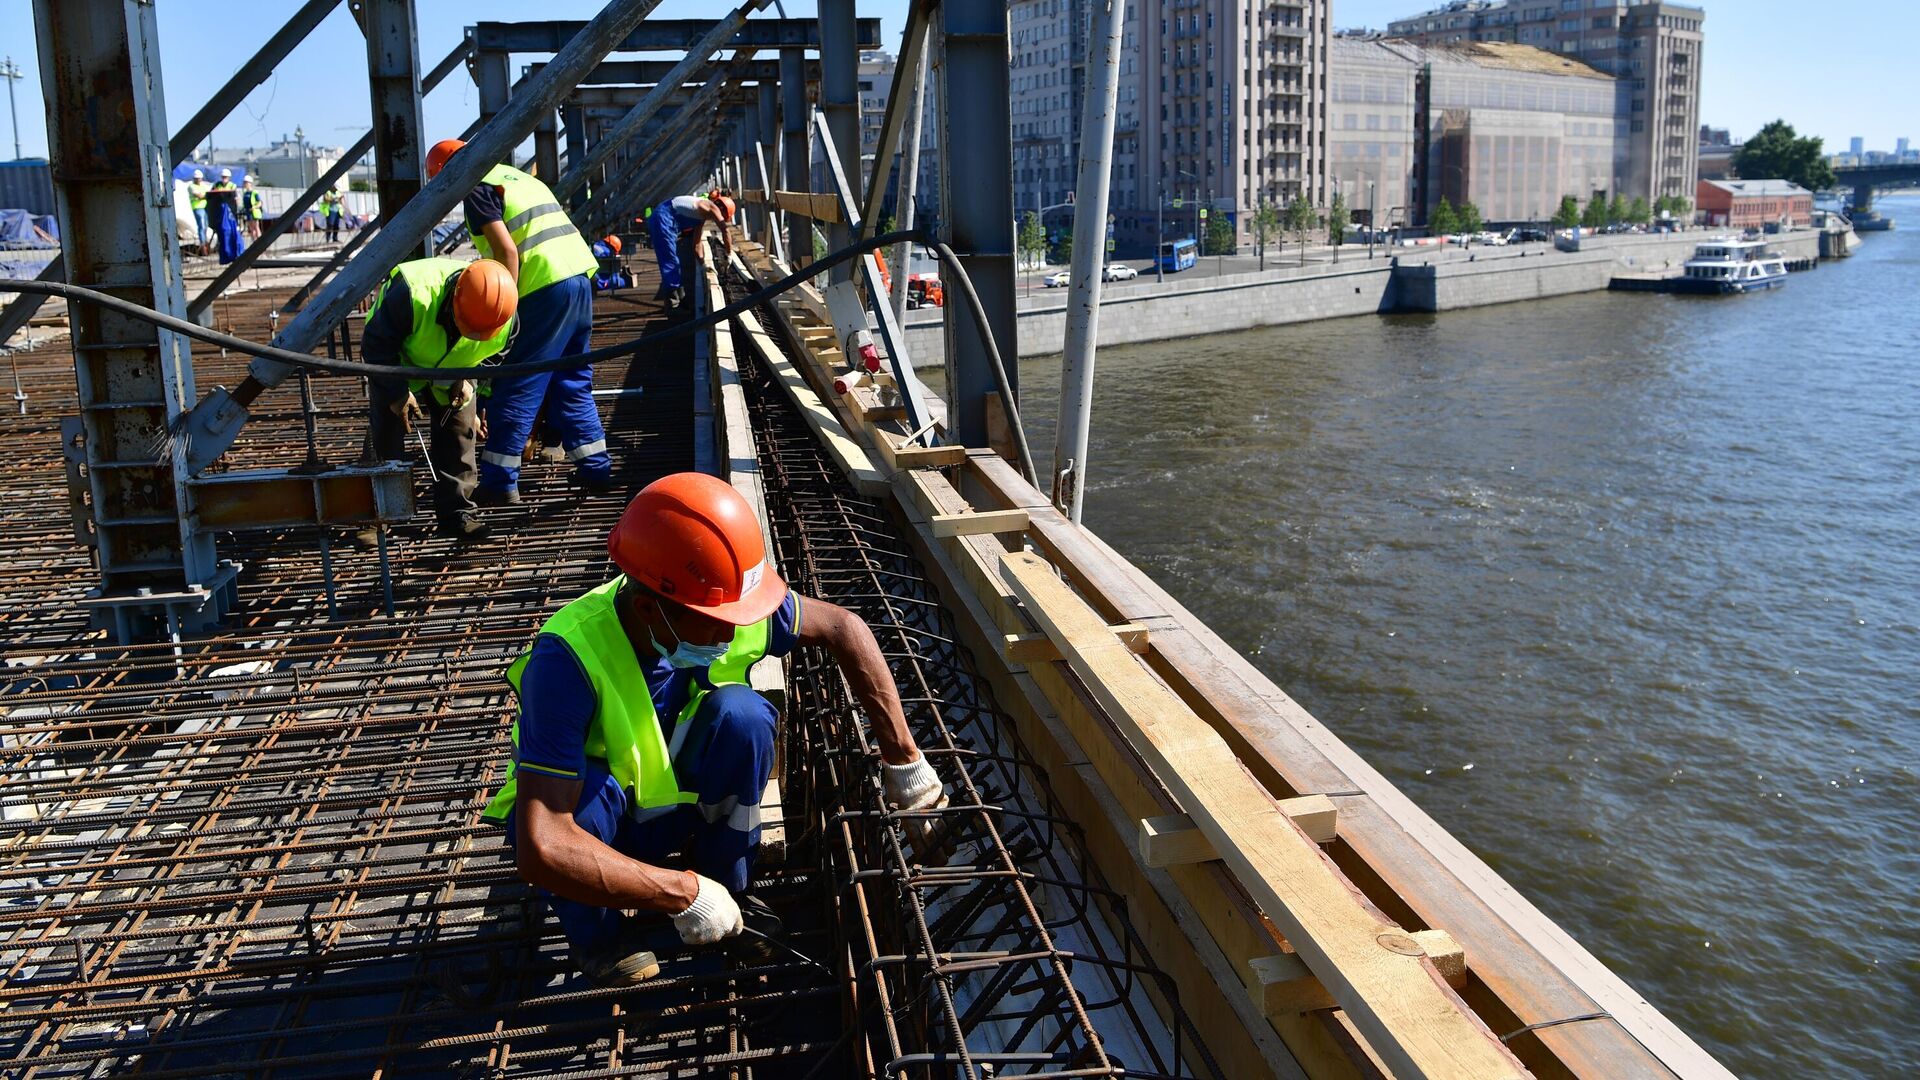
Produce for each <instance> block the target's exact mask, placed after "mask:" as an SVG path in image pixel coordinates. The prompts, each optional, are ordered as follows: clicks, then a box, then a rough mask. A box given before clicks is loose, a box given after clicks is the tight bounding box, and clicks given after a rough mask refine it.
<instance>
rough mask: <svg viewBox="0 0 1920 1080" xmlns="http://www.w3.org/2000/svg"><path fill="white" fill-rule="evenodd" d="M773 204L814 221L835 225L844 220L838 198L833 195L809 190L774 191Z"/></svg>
mask: <svg viewBox="0 0 1920 1080" xmlns="http://www.w3.org/2000/svg"><path fill="white" fill-rule="evenodd" d="M773 201H774V204H775V205H776V206H778V207H780V209H782V210H785V211H786V212H787V213H789V214H799V215H800V216H801V217H806V218H812V219H813V220H815V221H825V222H831V223H833V224H835V225H839V224H842V223H844V222H845V221H846V217H845V215H843V214H841V212H840V200H839V198H838V197H836V196H833V195H820V194H816V193H814V192H811V191H775V192H774V193H773Z"/></svg>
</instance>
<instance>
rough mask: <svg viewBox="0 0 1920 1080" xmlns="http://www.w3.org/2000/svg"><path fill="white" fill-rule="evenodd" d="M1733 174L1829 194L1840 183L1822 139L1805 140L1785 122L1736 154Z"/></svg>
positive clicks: (1772, 126) (1769, 127) (1777, 122)
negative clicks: (1792, 184) (1834, 173)
mask: <svg viewBox="0 0 1920 1080" xmlns="http://www.w3.org/2000/svg"><path fill="white" fill-rule="evenodd" d="M1733 172H1734V175H1736V176H1738V177H1740V178H1741V179H1743V180H1788V181H1791V182H1793V183H1795V184H1799V185H1800V186H1801V187H1803V188H1806V189H1807V190H1808V191H1825V190H1827V189H1828V188H1831V187H1833V186H1834V185H1836V184H1837V183H1839V178H1837V177H1835V176H1834V175H1833V166H1831V165H1829V164H1827V156H1826V152H1825V151H1824V150H1823V149H1822V148H1821V140H1820V138H1819V136H1817V135H1808V136H1806V137H1804V138H1802V137H1801V136H1800V135H1798V134H1796V133H1795V132H1794V130H1793V125H1791V124H1789V123H1787V122H1786V121H1785V120H1775V121H1774V122H1773V123H1771V124H1768V125H1767V126H1766V127H1763V128H1761V129H1760V133H1759V134H1758V135H1755V136H1754V137H1753V138H1751V139H1748V140H1747V141H1746V144H1745V145H1743V146H1741V147H1740V149H1738V150H1735V151H1734V152H1733ZM1676 216H1677V215H1676Z"/></svg>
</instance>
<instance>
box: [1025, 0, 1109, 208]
mask: <svg viewBox="0 0 1920 1080" xmlns="http://www.w3.org/2000/svg"><path fill="white" fill-rule="evenodd" d="M1136 10H1137V4H1128V5H1127V9H1126V15H1125V18H1126V21H1125V24H1124V25H1123V27H1122V28H1121V46H1120V85H1119V93H1118V95H1117V97H1116V100H1115V116H1114V135H1113V156H1112V159H1111V170H1112V171H1111V174H1110V176H1109V179H1108V183H1109V184H1110V187H1109V189H1108V208H1109V212H1110V213H1111V214H1112V215H1113V216H1114V217H1115V219H1116V223H1117V221H1118V219H1119V218H1120V216H1121V215H1122V213H1125V214H1126V215H1127V216H1128V217H1130V218H1131V217H1133V216H1134V215H1133V211H1134V210H1135V208H1136V207H1137V206H1138V203H1139V199H1140V186H1139V185H1140V164H1139V147H1140V94H1141V87H1140V36H1139V29H1138V23H1137V19H1136V18H1135V13H1136ZM1007 19H1008V24H1009V31H1010V36H1011V42H1010V44H1011V50H1012V66H1011V71H1010V75H1011V79H1012V85H1011V87H1010V91H1011V99H1012V106H1013V205H1014V208H1015V210H1017V211H1018V212H1019V213H1021V214H1022V215H1025V214H1027V213H1035V212H1039V211H1042V210H1046V211H1047V213H1046V214H1045V222H1046V225H1047V228H1048V229H1049V230H1050V231H1053V232H1058V231H1059V230H1062V229H1065V228H1067V227H1069V225H1070V223H1071V222H1072V220H1073V212H1072V208H1071V207H1070V206H1069V205H1068V203H1069V202H1070V193H1071V192H1072V191H1073V190H1074V187H1075V184H1076V183H1077V181H1078V179H1079V162H1080V134H1081V129H1080V124H1081V120H1082V118H1083V116H1084V114H1085V106H1086V97H1085V95H1086V63H1087V45H1088V40H1089V35H1090V34H1091V32H1092V9H1091V7H1090V6H1089V4H1088V3H1087V0H1014V2H1013V3H1012V4H1011V5H1010V6H1009V7H1008V10H1007ZM1116 231H1117V230H1116Z"/></svg>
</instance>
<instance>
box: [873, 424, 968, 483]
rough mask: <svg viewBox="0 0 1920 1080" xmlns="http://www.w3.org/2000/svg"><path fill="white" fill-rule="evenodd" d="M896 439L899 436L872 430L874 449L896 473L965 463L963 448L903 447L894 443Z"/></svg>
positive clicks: (965, 451) (965, 454)
mask: <svg viewBox="0 0 1920 1080" xmlns="http://www.w3.org/2000/svg"><path fill="white" fill-rule="evenodd" d="M896 438H899V436H896V435H894V434H892V433H890V432H886V431H881V430H879V429H873V446H874V449H875V450H877V451H879V453H880V457H881V459H882V460H884V461H885V462H886V463H887V467H888V468H890V469H893V470H894V471H896V472H898V471H899V470H902V469H943V468H946V467H947V466H950V465H961V464H965V463H966V460H967V448H966V447H964V446H918V445H915V446H903V445H901V444H900V443H897V442H895V441H894V439H896ZM903 441H904V440H903Z"/></svg>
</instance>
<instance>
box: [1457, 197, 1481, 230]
mask: <svg viewBox="0 0 1920 1080" xmlns="http://www.w3.org/2000/svg"><path fill="white" fill-rule="evenodd" d="M1456 216H1457V217H1458V219H1459V221H1460V231H1461V232H1463V233H1477V232H1479V231H1480V227H1481V226H1483V225H1485V224H1486V222H1484V221H1481V220H1480V208H1479V207H1477V206H1475V205H1473V204H1472V203H1470V202H1463V203H1461V204H1460V209H1459V210H1458V211H1456Z"/></svg>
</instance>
